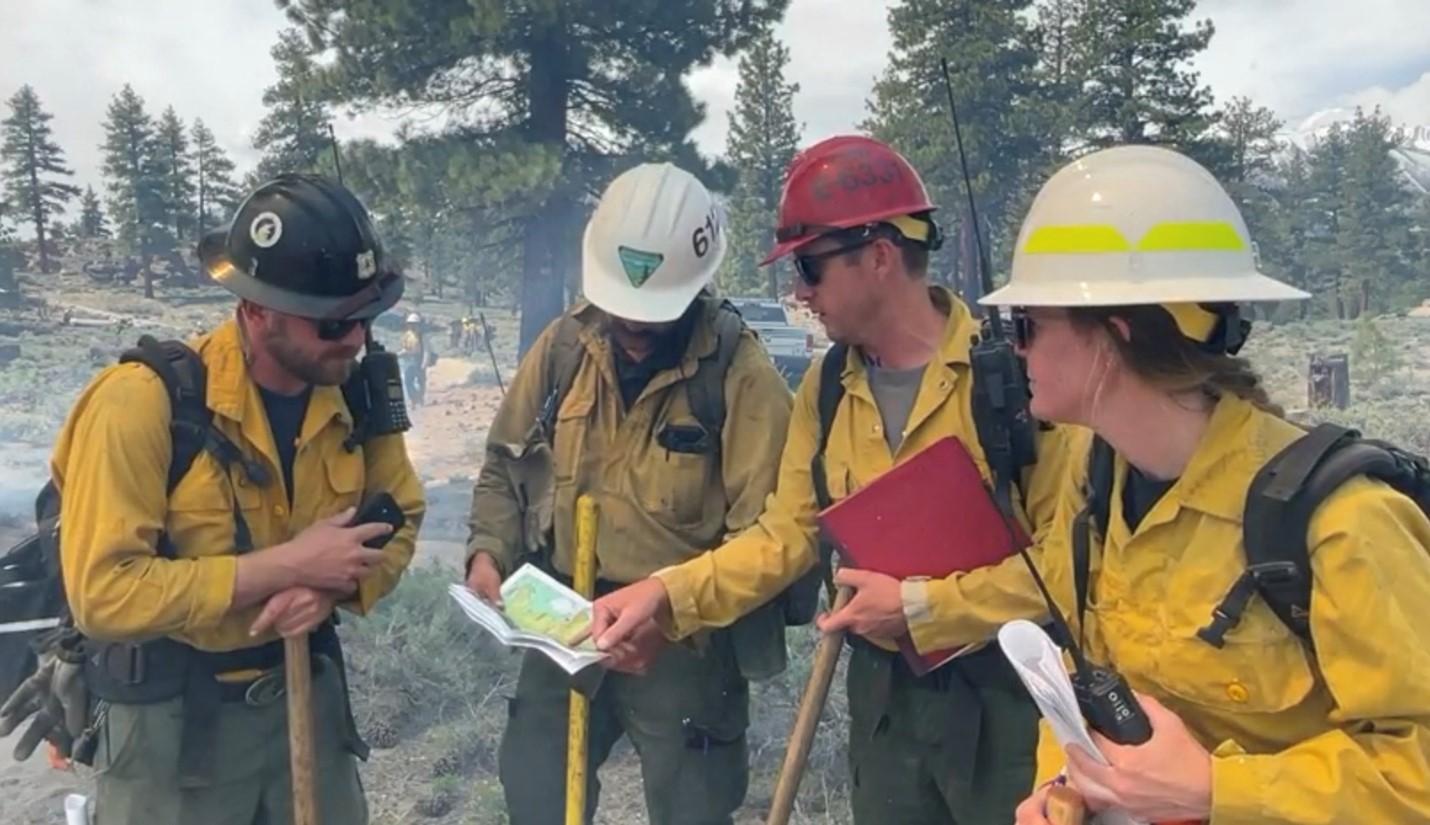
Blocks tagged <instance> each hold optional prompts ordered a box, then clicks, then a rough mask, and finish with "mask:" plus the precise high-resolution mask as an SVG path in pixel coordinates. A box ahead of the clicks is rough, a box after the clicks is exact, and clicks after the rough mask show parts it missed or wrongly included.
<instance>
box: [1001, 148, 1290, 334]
mask: <svg viewBox="0 0 1430 825" xmlns="http://www.w3.org/2000/svg"><path fill="white" fill-rule="evenodd" d="M1309 297H1311V296H1310V295H1309V294H1307V293H1305V292H1302V291H1301V290H1299V289H1296V288H1295V287H1292V286H1290V285H1288V284H1284V283H1282V282H1280V281H1277V280H1275V279H1272V278H1268V277H1266V276H1265V275H1262V274H1261V273H1260V272H1258V271H1257V268H1256V255H1255V253H1254V252H1253V249H1252V245H1251V238H1250V236H1249V235H1248V233H1247V231H1246V222H1245V221H1243V220H1242V217H1241V212H1240V211H1239V210H1238V209H1237V208H1236V204H1235V203H1233V202H1232V200H1231V197H1230V196H1228V195H1227V193H1226V190H1224V189H1223V188H1222V187H1221V184H1219V183H1217V180H1216V178H1214V177H1212V175H1211V173H1210V172H1208V171H1207V170H1206V169H1204V168H1202V166H1201V165H1199V164H1198V163H1197V162H1196V161H1193V160H1192V159H1190V158H1188V157H1186V156H1185V155H1181V154H1179V153H1177V152H1173V151H1171V150H1169V149H1162V148H1158V147H1154V146H1118V147H1114V148H1111V149H1103V150H1101V151H1097V152H1093V153H1092V154H1089V155H1087V156H1085V157H1082V158H1079V159H1077V160H1075V161H1073V162H1072V163H1069V164H1068V165H1067V166H1064V167H1063V168H1062V169H1060V170H1059V171H1058V173H1057V174H1055V175H1053V177H1052V178H1051V179H1049V180H1048V182H1047V183H1046V184H1044V185H1043V188H1042V190H1041V191H1040V192H1038V197H1037V198H1036V199H1035V200H1034V201H1033V205H1032V207H1031V208H1030V209H1029V210H1028V217H1027V218H1026V219H1025V220H1024V221H1023V228H1022V231H1020V232H1019V233H1018V245H1017V247H1016V248H1015V249H1014V251H1013V269H1012V272H1011V273H1010V277H1009V279H1008V285H1007V286H1005V287H1003V288H1002V289H998V290H994V291H993V292H991V293H989V294H988V295H986V296H984V297H983V298H982V299H980V300H979V303H981V304H991V305H995V306H1127V305H1133V304H1178V303H1192V304H1197V303H1203V304H1208V303H1239V302H1252V301H1286V300H1299V299H1302V298H1309Z"/></svg>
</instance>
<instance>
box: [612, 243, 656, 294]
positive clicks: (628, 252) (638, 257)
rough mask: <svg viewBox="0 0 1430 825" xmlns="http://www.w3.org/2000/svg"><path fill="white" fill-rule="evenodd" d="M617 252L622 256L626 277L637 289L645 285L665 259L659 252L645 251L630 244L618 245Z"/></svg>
mask: <svg viewBox="0 0 1430 825" xmlns="http://www.w3.org/2000/svg"><path fill="white" fill-rule="evenodd" d="M616 252H617V253H618V254H620V256H621V266H622V267H624V268H625V270H626V277H627V278H629V279H630V281H631V286H633V287H635V288H636V289H640V288H641V287H642V286H644V285H645V282H646V281H648V280H650V276H651V275H652V274H654V273H655V271H656V269H658V268H659V267H660V265H661V262H662V261H664V260H665V256H664V255H661V254H660V253H658V252H645V251H643V250H640V249H631V248H630V247H629V246H618V247H616Z"/></svg>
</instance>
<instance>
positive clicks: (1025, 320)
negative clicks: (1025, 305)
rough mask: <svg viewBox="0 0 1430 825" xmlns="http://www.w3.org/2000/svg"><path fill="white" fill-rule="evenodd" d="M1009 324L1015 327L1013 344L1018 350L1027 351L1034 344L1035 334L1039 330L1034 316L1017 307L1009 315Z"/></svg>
mask: <svg viewBox="0 0 1430 825" xmlns="http://www.w3.org/2000/svg"><path fill="white" fill-rule="evenodd" d="M1008 322H1009V324H1010V325H1011V326H1012V327H1013V344H1014V345H1015V346H1016V347H1018V349H1027V348H1028V346H1029V345H1030V344H1032V343H1033V333H1034V332H1035V331H1036V330H1037V328H1038V325H1037V322H1035V321H1034V320H1033V316H1031V315H1029V314H1028V311H1027V310H1026V309H1022V308H1021V307H1017V308H1014V309H1013V311H1012V312H1010V313H1008Z"/></svg>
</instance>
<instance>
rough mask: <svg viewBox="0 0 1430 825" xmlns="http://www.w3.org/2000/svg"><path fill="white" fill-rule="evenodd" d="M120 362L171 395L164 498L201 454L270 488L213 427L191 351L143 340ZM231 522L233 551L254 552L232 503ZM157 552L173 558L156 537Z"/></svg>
mask: <svg viewBox="0 0 1430 825" xmlns="http://www.w3.org/2000/svg"><path fill="white" fill-rule="evenodd" d="M119 361H120V363H140V364H143V365H144V366H146V367H148V368H149V369H151V370H153V371H154V373H155V374H156V375H158V376H159V380H160V381H162V382H163V384H164V389H165V390H166V391H167V392H168V394H169V408H170V423H169V436H170V439H171V441H172V444H173V453H172V457H171V458H170V460H169V477H168V480H167V483H166V485H165V491H166V492H167V493H170V494H172V493H173V492H174V488H175V487H177V486H178V485H179V481H180V480H181V479H183V477H184V476H185V475H186V474H187V473H188V472H189V468H191V467H192V466H193V464H194V459H196V458H198V456H199V453H201V452H208V453H209V454H210V455H212V456H213V457H214V458H215V459H216V460H217V461H218V462H219V464H220V465H221V466H222V467H224V468H225V469H227V468H228V467H230V466H232V465H234V464H237V465H239V467H240V468H241V470H242V472H243V473H244V475H245V476H246V477H247V478H248V479H249V481H251V482H253V483H254V484H257V485H258V486H260V487H262V486H266V485H267V484H268V482H269V480H270V479H269V477H268V471H267V470H266V469H264V467H263V465H262V464H260V463H258V462H256V461H251V460H249V459H248V458H246V457H245V456H244V455H243V451H242V450H240V449H239V448H238V445H236V444H234V443H233V441H231V440H230V439H229V438H228V436H226V435H224V434H223V432H222V431H220V430H219V429H218V427H215V426H214V423H213V410H211V409H209V406H208V369H207V368H206V367H205V366H204V362H203V359H202V358H200V357H199V354H198V353H197V352H194V350H193V348H191V347H190V346H189V345H187V344H185V343H184V342H182V341H176V340H168V341H159V340H157V339H155V338H154V337H153V336H151V335H145V336H143V337H141V338H140V339H139V345H138V346H136V347H134V348H132V349H129V350H126V351H125V352H124V353H123V354H122V355H120V356H119ZM233 518H234V548H235V549H236V550H237V551H238V552H239V553H246V552H248V551H249V550H252V549H253V536H252V533H251V532H250V530H249V528H248V523H247V521H246V520H245V519H244V518H243V512H242V510H240V509H239V507H238V501H237V500H236V499H235V500H234V503H233ZM158 551H159V553H160V555H163V556H167V557H171V558H172V557H173V556H174V555H175V552H174V548H173V546H172V544H171V543H170V542H169V541H168V537H167V536H161V537H160V541H159V545H158Z"/></svg>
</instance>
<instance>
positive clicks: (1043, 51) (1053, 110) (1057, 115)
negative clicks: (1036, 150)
mask: <svg viewBox="0 0 1430 825" xmlns="http://www.w3.org/2000/svg"><path fill="white" fill-rule="evenodd" d="M1087 3H1088V0H1038V4H1037V15H1036V27H1035V29H1034V31H1035V34H1036V42H1037V43H1038V46H1039V49H1038V52H1039V53H1038V66H1037V78H1038V88H1039V91H1040V94H1039V97H1040V98H1041V104H1040V109H1041V110H1042V111H1041V114H1040V117H1041V119H1042V120H1043V121H1044V123H1045V124H1046V125H1045V127H1044V128H1045V129H1046V133H1047V136H1048V138H1049V139H1048V141H1047V144H1046V154H1047V158H1046V166H1047V167H1048V171H1049V173H1051V171H1052V169H1053V168H1054V167H1056V166H1057V165H1060V163H1061V161H1062V160H1063V159H1064V156H1065V153H1066V150H1067V148H1068V147H1067V144H1068V143H1069V141H1070V140H1071V139H1072V138H1073V136H1074V134H1075V130H1076V126H1077V119H1078V114H1079V112H1078V107H1079V105H1080V103H1081V101H1082V98H1081V92H1082V84H1083V76H1082V72H1084V71H1086V69H1087V67H1088V65H1089V63H1090V61H1089V60H1088V59H1087V52H1088V48H1087V47H1086V46H1085V45H1084V44H1083V43H1082V42H1081V41H1080V40H1079V39H1078V24H1079V21H1080V20H1082V17H1083V15H1084V14H1085V13H1086V8H1087Z"/></svg>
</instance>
